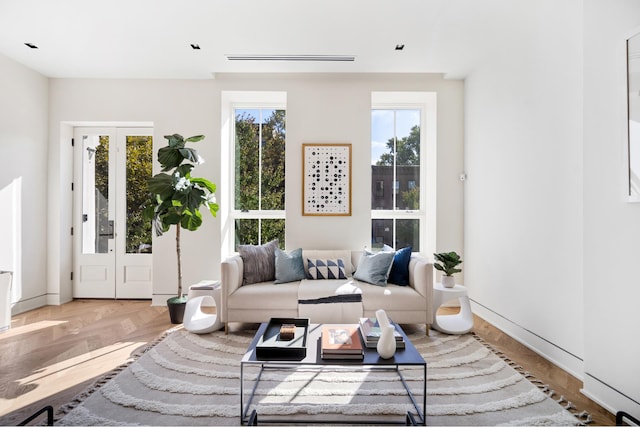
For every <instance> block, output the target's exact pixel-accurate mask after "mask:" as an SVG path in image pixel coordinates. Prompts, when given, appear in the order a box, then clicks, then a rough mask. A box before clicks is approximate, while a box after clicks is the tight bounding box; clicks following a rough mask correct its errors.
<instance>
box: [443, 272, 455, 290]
mask: <svg viewBox="0 0 640 427" xmlns="http://www.w3.org/2000/svg"><path fill="white" fill-rule="evenodd" d="M455 285H456V279H455V277H453V276H444V275H443V276H442V286H444V287H445V288H453V287H454V286H455Z"/></svg>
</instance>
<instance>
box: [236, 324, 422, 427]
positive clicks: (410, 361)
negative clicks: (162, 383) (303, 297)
mask: <svg viewBox="0 0 640 427" xmlns="http://www.w3.org/2000/svg"><path fill="white" fill-rule="evenodd" d="M336 326H337V325H336ZM351 326H353V325H351ZM322 327H323V325H322V324H313V323H312V324H310V325H309V335H308V339H307V353H306V356H305V357H304V358H303V359H301V360H258V358H257V357H256V344H257V343H258V341H259V340H260V337H262V335H263V334H264V332H265V331H266V329H267V323H262V324H261V325H260V328H258V331H257V332H256V335H255V337H254V339H253V341H251V344H249V348H248V349H247V352H246V353H245V355H244V357H243V358H242V361H241V362H240V422H241V424H248V425H257V423H258V416H259V415H260V414H258V413H257V411H256V410H255V409H254V410H251V405H252V403H253V399H254V397H255V392H256V389H257V387H258V384H259V383H260V378H261V376H262V374H263V372H265V371H266V370H285V369H293V370H295V369H298V368H301V367H305V368H307V369H308V368H311V369H315V368H317V369H318V370H322V369H323V368H326V367H337V366H339V367H341V368H342V369H347V370H348V371H351V370H353V371H356V370H357V371H361V370H388V371H395V372H396V373H397V374H398V377H399V378H400V380H401V381H402V384H403V386H404V389H405V390H406V392H407V397H408V398H409V400H410V401H411V403H412V405H413V408H414V409H415V413H413V412H412V411H408V412H407V414H406V416H405V417H404V418H403V419H402V420H398V421H395V420H375V421H372V419H371V417H369V418H367V419H361V420H351V419H349V420H340V422H338V424H344V423H348V424H402V425H426V418H425V411H426V405H427V362H425V360H424V359H423V358H422V355H421V354H420V352H418V350H417V349H416V348H415V347H414V345H413V344H412V343H411V341H410V340H409V338H407V335H406V334H405V333H404V331H403V330H402V328H401V327H400V326H399V325H397V324H396V325H395V327H396V329H397V330H398V332H400V334H401V335H402V337H403V338H404V340H405V348H404V349H398V350H397V351H396V353H395V355H394V356H393V357H392V358H391V359H382V358H381V357H380V356H379V355H378V352H377V351H376V349H374V348H366V347H365V348H364V359H363V360H348V359H336V360H325V359H322V357H321V356H320V353H321V345H320V337H321V333H322ZM363 347H364V345H363ZM249 365H254V366H255V365H257V366H258V367H259V371H258V375H257V378H256V379H255V382H254V383H253V388H252V389H251V391H250V392H249V393H248V397H247V399H246V400H245V387H244V383H245V378H244V376H245V368H246V367H248V366H249ZM409 366H413V367H415V366H418V367H422V389H423V390H422V391H423V394H422V402H421V403H422V405H420V404H419V403H418V401H417V400H416V398H415V397H414V395H413V393H412V392H411V389H410V387H409V385H408V384H407V382H406V381H405V378H404V376H403V375H402V372H401V369H400V368H402V367H409ZM301 421H303V422H304V423H305V424H322V423H331V424H336V421H331V422H328V421H323V420H307V419H305V420H301V419H300V418H298V417H295V419H292V418H291V417H288V418H279V419H274V418H273V417H271V416H269V417H261V418H260V422H261V423H278V424H282V423H294V424H300V422H301Z"/></svg>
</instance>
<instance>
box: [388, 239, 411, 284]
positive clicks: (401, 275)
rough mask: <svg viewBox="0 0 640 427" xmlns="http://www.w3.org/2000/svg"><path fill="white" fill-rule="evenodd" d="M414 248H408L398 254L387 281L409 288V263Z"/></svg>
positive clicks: (394, 258)
mask: <svg viewBox="0 0 640 427" xmlns="http://www.w3.org/2000/svg"><path fill="white" fill-rule="evenodd" d="M412 250H413V248H412V247H411V246H407V247H406V248H402V249H400V250H399V251H398V252H396V254H395V256H394V257H393V264H392V265H391V272H390V273H389V278H388V279H387V281H388V282H389V283H393V284H396V285H400V286H409V262H410V261H411V251H412Z"/></svg>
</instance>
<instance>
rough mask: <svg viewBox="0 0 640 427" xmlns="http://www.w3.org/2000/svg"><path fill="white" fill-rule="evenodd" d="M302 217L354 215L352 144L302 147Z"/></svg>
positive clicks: (304, 145) (308, 145) (303, 145)
mask: <svg viewBox="0 0 640 427" xmlns="http://www.w3.org/2000/svg"><path fill="white" fill-rule="evenodd" d="M302 165H303V167H302V215H333V216H340V215H342V216H349V215H351V144H302Z"/></svg>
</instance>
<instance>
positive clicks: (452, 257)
mask: <svg viewBox="0 0 640 427" xmlns="http://www.w3.org/2000/svg"><path fill="white" fill-rule="evenodd" d="M433 256H435V257H436V263H435V264H434V265H433V266H434V267H435V268H436V270H439V271H442V272H443V273H444V275H445V276H453V275H454V274H455V273H460V272H461V271H462V270H461V269H459V268H456V267H457V266H458V265H460V264H462V260H461V259H460V255H458V254H457V253H455V252H441V253H439V254H433Z"/></svg>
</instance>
